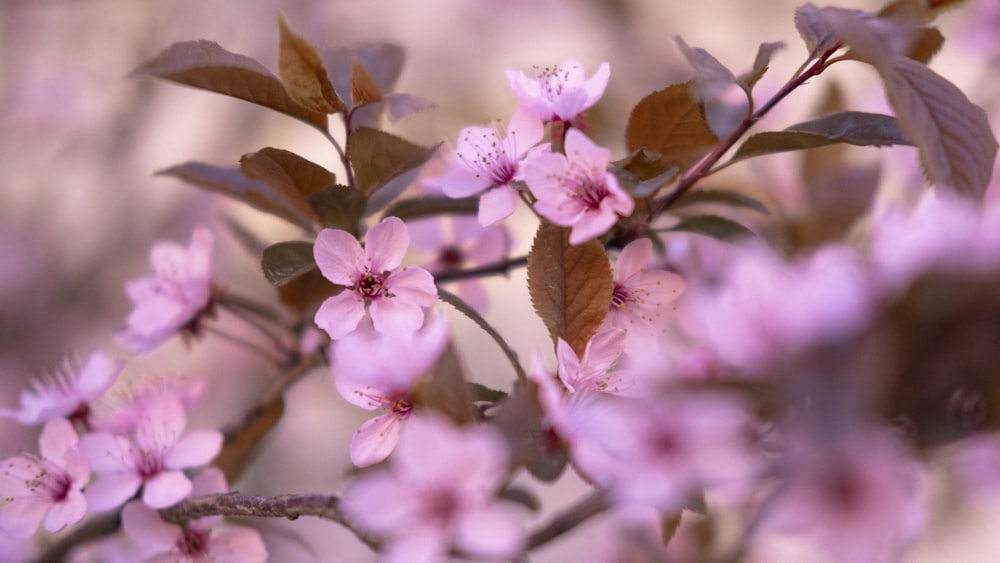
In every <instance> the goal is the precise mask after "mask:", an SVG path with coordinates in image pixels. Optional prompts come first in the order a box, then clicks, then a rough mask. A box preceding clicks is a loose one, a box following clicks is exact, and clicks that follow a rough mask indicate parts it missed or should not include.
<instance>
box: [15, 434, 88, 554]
mask: <svg viewBox="0 0 1000 563" xmlns="http://www.w3.org/2000/svg"><path fill="white" fill-rule="evenodd" d="M77 443H78V438H77V435H76V432H75V431H74V430H73V425H72V424H70V422H69V421H67V420H66V419H63V418H53V419H51V420H49V422H48V423H46V424H45V427H44V428H43V429H42V434H41V436H40V437H39V440H38V446H39V451H40V452H41V454H42V455H41V457H35V456H28V455H24V456H19V457H12V458H8V459H5V460H3V461H2V462H0V464H2V472H0V496H2V497H4V498H5V500H6V501H7V504H5V505H4V506H3V508H0V530H3V531H5V532H7V533H8V534H10V535H11V536H14V537H16V538H27V537H30V536H31V535H32V534H34V533H35V530H36V529H37V528H38V525H39V524H40V523H41V521H42V519H44V520H45V529H46V530H48V531H50V532H58V531H60V530H62V529H63V528H65V527H66V526H68V525H70V524H75V523H77V522H79V521H80V520H81V519H82V518H83V515H84V514H86V512H87V500H86V498H85V497H84V495H83V487H84V486H85V485H86V484H87V481H89V480H90V466H89V465H88V464H87V458H86V457H85V456H84V455H83V453H81V452H80V451H79V450H77V448H76V446H77Z"/></svg>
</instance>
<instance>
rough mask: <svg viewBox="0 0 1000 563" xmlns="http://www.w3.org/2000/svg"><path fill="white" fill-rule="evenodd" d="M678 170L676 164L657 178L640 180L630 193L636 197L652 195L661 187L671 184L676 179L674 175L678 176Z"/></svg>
mask: <svg viewBox="0 0 1000 563" xmlns="http://www.w3.org/2000/svg"><path fill="white" fill-rule="evenodd" d="M677 172H679V170H677V167H676V166H673V167H671V168H668V169H667V170H664V171H663V173H661V174H660V175H659V176H656V177H655V178H650V179H648V180H643V181H641V182H639V183H638V184H636V186H635V188H633V189H632V190H631V191H630V193H631V194H632V195H633V196H635V197H651V196H653V195H654V194H656V192H658V191H660V188H662V187H663V186H666V185H667V184H669V183H670V181H671V180H673V179H674V176H677Z"/></svg>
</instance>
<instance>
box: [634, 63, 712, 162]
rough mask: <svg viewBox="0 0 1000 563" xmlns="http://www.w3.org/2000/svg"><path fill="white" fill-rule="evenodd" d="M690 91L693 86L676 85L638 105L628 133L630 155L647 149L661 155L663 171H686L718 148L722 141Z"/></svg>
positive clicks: (687, 84)
mask: <svg viewBox="0 0 1000 563" xmlns="http://www.w3.org/2000/svg"><path fill="white" fill-rule="evenodd" d="M689 90H690V82H684V83H681V84H674V85H672V86H668V87H667V88H665V89H663V90H659V91H657V92H653V93H652V94H650V95H648V96H646V97H645V98H643V99H642V100H640V101H639V103H638V104H636V106H635V108H634V109H633V110H632V114H631V115H629V120H628V126H627V127H626V129H625V143H626V146H627V147H628V150H629V151H630V152H631V151H637V150H639V149H643V148H645V149H648V150H650V151H653V152H657V153H660V155H661V157H660V164H661V166H662V167H663V169H664V170H666V169H668V168H671V167H673V166H676V167H677V168H678V169H679V170H687V169H688V168H690V167H691V165H693V164H694V163H695V162H697V161H698V159H700V158H701V157H702V156H704V155H705V154H706V153H708V151H710V150H711V149H712V148H713V147H715V145H716V143H718V142H719V139H718V137H716V136H715V134H714V133H712V131H711V129H709V127H708V124H707V123H706V122H705V117H704V115H703V113H702V109H701V106H699V104H698V103H697V102H696V101H695V100H694V99H693V98H692V97H691V94H690V93H689Z"/></svg>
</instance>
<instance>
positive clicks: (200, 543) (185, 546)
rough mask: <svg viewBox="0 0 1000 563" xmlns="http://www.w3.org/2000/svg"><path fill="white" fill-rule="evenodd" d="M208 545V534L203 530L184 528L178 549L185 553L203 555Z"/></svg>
mask: <svg viewBox="0 0 1000 563" xmlns="http://www.w3.org/2000/svg"><path fill="white" fill-rule="evenodd" d="M207 547H208V534H206V533H205V532H204V531H202V530H195V529H192V528H184V531H183V532H182V535H181V538H180V539H179V540H177V550H178V551H180V552H181V553H183V554H184V555H202V554H204V553H205V551H206V549H207Z"/></svg>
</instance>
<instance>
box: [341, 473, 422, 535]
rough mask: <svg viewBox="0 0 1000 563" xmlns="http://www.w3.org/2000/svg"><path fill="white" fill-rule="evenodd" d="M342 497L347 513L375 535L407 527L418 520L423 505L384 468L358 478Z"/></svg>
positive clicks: (395, 531)
mask: <svg viewBox="0 0 1000 563" xmlns="http://www.w3.org/2000/svg"><path fill="white" fill-rule="evenodd" d="M342 500H343V507H344V512H345V513H346V514H347V516H348V517H349V518H350V519H351V520H353V521H354V522H356V523H357V524H358V525H359V526H361V527H362V528H364V529H366V530H371V531H372V532H374V533H376V534H386V533H398V532H399V531H401V530H404V529H405V527H406V526H410V525H412V524H413V523H414V522H415V519H416V518H417V515H418V514H419V510H420V508H421V505H420V503H419V502H418V499H417V497H416V496H415V495H414V492H413V491H412V490H411V489H410V488H409V487H407V486H406V485H405V484H403V483H400V482H399V481H398V480H397V479H395V478H394V477H393V476H392V475H391V474H390V473H389V472H388V471H387V470H385V469H382V470H378V469H376V470H375V471H373V472H371V473H367V474H365V475H364V476H363V477H361V478H358V479H357V480H355V481H354V482H353V483H351V486H350V487H349V488H348V489H347V490H346V491H345V492H344V495H343V499H342Z"/></svg>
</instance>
